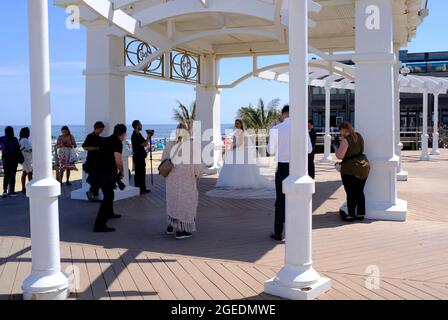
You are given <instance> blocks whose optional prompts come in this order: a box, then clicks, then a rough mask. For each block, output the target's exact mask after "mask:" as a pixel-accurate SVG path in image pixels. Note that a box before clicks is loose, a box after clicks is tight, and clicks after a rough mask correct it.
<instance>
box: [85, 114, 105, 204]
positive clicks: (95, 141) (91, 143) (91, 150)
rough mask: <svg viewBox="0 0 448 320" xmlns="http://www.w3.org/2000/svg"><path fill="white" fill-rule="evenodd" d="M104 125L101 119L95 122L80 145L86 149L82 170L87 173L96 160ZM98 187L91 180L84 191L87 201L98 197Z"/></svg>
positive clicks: (89, 172)
mask: <svg viewBox="0 0 448 320" xmlns="http://www.w3.org/2000/svg"><path fill="white" fill-rule="evenodd" d="M104 127H105V126H104V123H103V122H101V121H98V122H97V123H95V125H94V126H93V129H94V130H93V132H92V133H90V134H89V135H88V136H87V137H86V140H85V141H84V143H83V145H82V147H83V149H84V150H85V151H87V160H86V162H85V163H84V165H83V169H84V172H85V173H87V174H91V173H92V171H93V169H94V166H95V163H96V162H97V161H98V154H99V148H100V143H101V139H102V138H101V134H102V133H103V131H104ZM99 189H100V187H99V185H98V184H97V183H95V182H93V181H92V184H91V185H90V189H89V191H87V192H86V195H87V198H88V199H89V201H95V200H97V199H98V193H99Z"/></svg>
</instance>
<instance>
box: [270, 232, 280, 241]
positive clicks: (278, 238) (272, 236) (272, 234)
mask: <svg viewBox="0 0 448 320" xmlns="http://www.w3.org/2000/svg"><path fill="white" fill-rule="evenodd" d="M270 237H271V239H273V240H275V241H283V237H282V236H279V235H276V234H275V233H271V236H270Z"/></svg>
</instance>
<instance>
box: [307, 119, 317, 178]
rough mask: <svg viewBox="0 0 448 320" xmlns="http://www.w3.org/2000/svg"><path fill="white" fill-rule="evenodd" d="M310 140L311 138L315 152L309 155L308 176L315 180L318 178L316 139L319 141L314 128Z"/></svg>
mask: <svg viewBox="0 0 448 320" xmlns="http://www.w3.org/2000/svg"><path fill="white" fill-rule="evenodd" d="M310 138H311V144H312V145H313V152H312V153H310V154H308V175H309V176H310V177H311V178H313V179H314V178H315V177H316V167H315V165H314V156H315V155H316V139H317V133H316V130H314V128H312V129H311V130H310Z"/></svg>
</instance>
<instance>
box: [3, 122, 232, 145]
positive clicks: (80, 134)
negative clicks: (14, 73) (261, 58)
mask: <svg viewBox="0 0 448 320" xmlns="http://www.w3.org/2000/svg"><path fill="white" fill-rule="evenodd" d="M176 126H177V125H176V124H156V125H143V130H148V129H152V130H154V131H155V135H154V139H155V140H158V139H166V138H169V137H170V135H171V133H172V132H173V131H174V130H175V129H176ZM5 127H6V126H5V125H0V136H3V135H4V130H5ZM12 127H13V128H14V134H15V136H16V137H17V138H18V137H19V133H20V130H21V129H22V128H24V127H29V128H30V129H31V126H26V125H22V126H12ZM127 127H128V139H130V137H131V136H130V134H131V133H132V131H133V129H132V126H131V125H128V126H127ZM61 128H62V125H55V126H52V127H51V136H52V138H53V140H54V139H57V138H58V137H59V135H60V134H61ZM231 128H233V125H232V124H223V125H222V126H221V133H222V135H224V134H225V132H226V130H229V129H231ZM69 129H70V132H71V133H72V135H73V136H74V137H75V140H76V142H78V143H82V142H83V141H84V139H85V137H86V135H87V134H88V133H90V132H91V131H93V130H92V129H88V130H86V128H85V127H84V126H83V125H72V126H69ZM32 138H33V137H32V133H31V139H32Z"/></svg>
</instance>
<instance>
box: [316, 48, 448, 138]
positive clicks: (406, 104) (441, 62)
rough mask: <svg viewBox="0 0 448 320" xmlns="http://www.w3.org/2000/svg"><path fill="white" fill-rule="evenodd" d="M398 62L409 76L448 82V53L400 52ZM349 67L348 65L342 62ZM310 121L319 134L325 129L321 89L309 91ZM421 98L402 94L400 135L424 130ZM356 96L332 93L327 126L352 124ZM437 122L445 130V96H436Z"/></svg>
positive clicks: (447, 122) (447, 115)
mask: <svg viewBox="0 0 448 320" xmlns="http://www.w3.org/2000/svg"><path fill="white" fill-rule="evenodd" d="M399 59H400V61H401V63H402V64H404V65H406V66H407V67H408V68H409V69H410V70H411V74H414V75H422V76H433V77H447V78H448V52H427V53H408V51H405V50H403V51H400V55H399ZM345 63H347V64H351V62H345ZM309 94H310V97H309V101H310V113H309V114H310V118H311V119H313V120H314V123H315V127H316V129H317V130H318V131H324V128H325V92H324V89H323V88H316V87H313V88H311V89H310V93H309ZM422 99H423V98H422V95H421V94H409V93H406V94H405V93H403V94H401V121H400V123H401V131H402V132H415V131H418V130H421V128H422V126H423V110H422V104H423V101H422ZM354 106H355V93H354V91H352V90H340V89H332V95H331V119H330V126H331V127H334V128H337V127H338V126H339V124H340V123H341V122H343V121H350V122H351V123H354V122H355V110H354ZM439 106H440V113H439V115H440V119H439V120H440V122H441V123H444V124H445V125H446V126H448V95H441V96H439ZM429 107H430V112H429V114H428V117H429V119H428V120H429V122H428V123H429V126H430V127H432V125H433V110H434V109H433V108H434V97H433V96H432V95H429Z"/></svg>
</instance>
